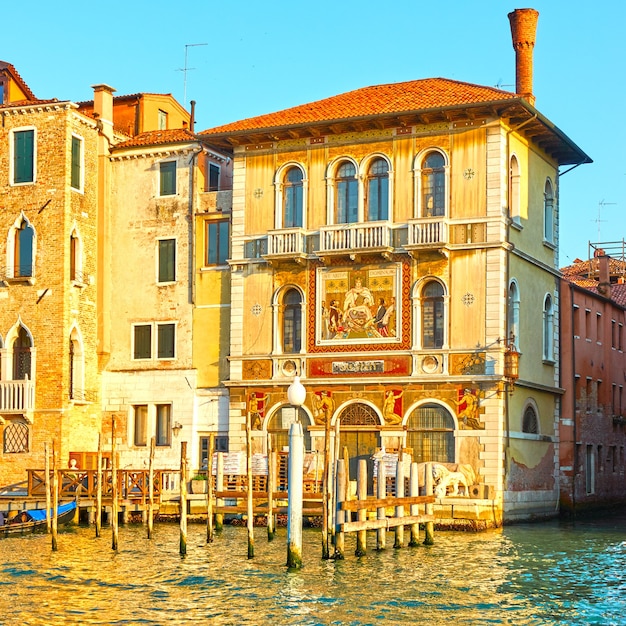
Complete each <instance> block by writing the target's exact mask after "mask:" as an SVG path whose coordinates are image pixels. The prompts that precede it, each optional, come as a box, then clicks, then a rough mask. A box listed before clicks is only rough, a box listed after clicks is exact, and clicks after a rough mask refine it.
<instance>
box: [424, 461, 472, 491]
mask: <svg viewBox="0 0 626 626" xmlns="http://www.w3.org/2000/svg"><path fill="white" fill-rule="evenodd" d="M474 478H475V475H474V469H473V468H472V466H471V465H468V466H461V465H460V466H459V467H458V470H457V471H453V470H450V469H448V468H447V467H446V466H445V465H441V464H440V463H435V464H433V479H434V482H435V496H437V498H443V497H444V496H446V495H451V496H458V495H461V494H460V493H459V487H462V488H463V495H464V496H469V495H470V493H469V486H470V485H471V484H474ZM449 490H450V493H448V491H449Z"/></svg>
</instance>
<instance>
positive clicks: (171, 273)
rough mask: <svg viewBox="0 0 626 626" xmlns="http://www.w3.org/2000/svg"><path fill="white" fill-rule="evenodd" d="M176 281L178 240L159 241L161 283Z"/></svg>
mask: <svg viewBox="0 0 626 626" xmlns="http://www.w3.org/2000/svg"><path fill="white" fill-rule="evenodd" d="M175 280H176V239H159V282H160V283H172V282H174V281H175Z"/></svg>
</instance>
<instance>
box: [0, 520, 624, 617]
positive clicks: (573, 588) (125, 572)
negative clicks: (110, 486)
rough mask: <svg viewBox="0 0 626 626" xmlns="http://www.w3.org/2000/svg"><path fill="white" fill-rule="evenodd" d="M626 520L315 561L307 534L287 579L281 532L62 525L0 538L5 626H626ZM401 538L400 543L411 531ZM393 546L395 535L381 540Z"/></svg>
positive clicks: (316, 539) (514, 529)
mask: <svg viewBox="0 0 626 626" xmlns="http://www.w3.org/2000/svg"><path fill="white" fill-rule="evenodd" d="M625 531H626V512H624V513H622V514H619V515H612V516H605V517H603V518H602V519H600V520H596V521H584V522H583V521H580V522H576V523H564V522H549V523H545V524H532V525H531V524H528V525H518V526H510V527H506V528H504V529H503V530H498V531H489V532H484V533H480V534H468V533H456V532H439V533H436V535H435V545H434V546H430V547H426V546H423V545H421V546H419V547H417V548H403V549H400V550H394V549H393V547H389V548H388V549H387V550H385V551H383V552H376V551H375V550H374V547H375V537H374V535H372V536H371V537H369V538H368V546H369V547H370V550H369V551H368V553H367V555H366V556H364V557H360V558H357V557H355V556H353V554H354V540H353V538H352V537H351V538H348V539H347V541H346V559H345V560H344V561H337V562H335V561H323V560H321V558H320V554H321V536H320V532H319V530H313V529H312V530H305V532H304V547H303V560H304V568H303V569H301V570H299V571H287V569H286V567H285V566H284V564H285V560H286V531H285V529H279V532H278V536H277V538H276V539H275V540H274V542H272V543H268V542H267V535H266V532H265V529H264V528H257V529H255V555H256V556H255V558H254V559H251V560H248V559H247V536H246V530H245V528H239V527H230V526H229V527H226V528H225V529H224V531H223V532H222V533H221V535H219V536H218V537H216V539H215V542H214V543H212V544H209V545H207V544H206V542H205V533H206V530H205V526H204V525H202V524H200V525H190V526H189V534H188V553H187V556H186V557H184V558H181V556H180V555H179V553H178V538H179V536H178V527H177V526H176V525H175V524H160V525H156V526H155V533H154V536H153V539H152V540H148V539H146V533H145V528H144V527H142V526H141V525H129V526H125V527H121V528H120V534H119V550H118V551H117V552H113V551H112V550H111V534H110V529H108V528H105V529H104V532H103V535H102V536H101V537H100V538H98V539H97V538H95V533H94V529H93V528H88V527H74V528H72V527H70V528H68V529H64V530H63V532H62V533H60V534H59V541H58V551H56V552H52V550H51V548H50V545H51V542H50V537H49V536H46V535H31V536H24V537H16V538H7V539H1V540H0V624H3V625H4V624H7V625H8V624H11V625H12V624H16V625H17V624H20V625H27V626H38V625H46V626H49V625H57V624H63V625H65V624H138V625H148V624H164V625H177V624H218V625H219V624H235V625H238V624H272V625H273V624H303V625H314V624H353V625H362V624H376V625H378V624H429V625H439V624H451V625H456V624H481V625H482V624H515V625H525V624H559V625H569V624H603V625H609V624H626V532H625ZM407 535H408V533H407ZM388 545H389V546H392V545H393V535H392V534H391V533H390V535H389V537H388Z"/></svg>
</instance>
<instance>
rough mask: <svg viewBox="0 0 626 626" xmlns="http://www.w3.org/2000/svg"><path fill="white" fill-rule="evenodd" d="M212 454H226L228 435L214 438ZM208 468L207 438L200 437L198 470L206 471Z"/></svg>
mask: <svg viewBox="0 0 626 626" xmlns="http://www.w3.org/2000/svg"><path fill="white" fill-rule="evenodd" d="M214 452H228V435H217V436H216V437H215V450H214ZM208 466H209V437H206V436H203V437H200V469H204V470H205V469H207V468H208Z"/></svg>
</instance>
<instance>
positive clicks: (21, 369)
mask: <svg viewBox="0 0 626 626" xmlns="http://www.w3.org/2000/svg"><path fill="white" fill-rule="evenodd" d="M32 347H33V344H32V341H31V339H30V335H29V334H28V332H27V330H26V329H25V328H24V327H23V326H20V330H19V333H18V335H17V338H16V339H15V341H14V342H13V380H25V379H26V378H32V376H31V348H32Z"/></svg>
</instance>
